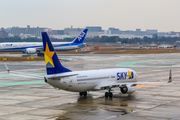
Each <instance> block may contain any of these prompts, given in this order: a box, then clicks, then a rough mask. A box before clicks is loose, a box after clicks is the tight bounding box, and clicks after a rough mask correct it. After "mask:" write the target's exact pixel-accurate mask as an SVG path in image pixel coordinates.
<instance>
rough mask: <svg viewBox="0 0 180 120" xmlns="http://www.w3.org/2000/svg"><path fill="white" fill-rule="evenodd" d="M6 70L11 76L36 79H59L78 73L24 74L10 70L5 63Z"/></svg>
mask: <svg viewBox="0 0 180 120" xmlns="http://www.w3.org/2000/svg"><path fill="white" fill-rule="evenodd" d="M4 65H5V67H6V70H7V72H8V74H9V75H11V76H19V77H26V78H35V79H41V80H42V79H44V78H48V79H58V78H64V77H70V76H76V75H78V74H74V73H71V72H69V73H61V74H55V75H48V76H40V75H33V74H24V73H19V72H10V70H9V68H8V66H7V65H6V64H5V63H4Z"/></svg>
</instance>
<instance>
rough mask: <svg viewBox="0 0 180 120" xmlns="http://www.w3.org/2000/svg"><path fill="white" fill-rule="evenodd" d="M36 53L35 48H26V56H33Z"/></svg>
mask: <svg viewBox="0 0 180 120" xmlns="http://www.w3.org/2000/svg"><path fill="white" fill-rule="evenodd" d="M35 53H36V49H35V48H27V49H26V54H35Z"/></svg>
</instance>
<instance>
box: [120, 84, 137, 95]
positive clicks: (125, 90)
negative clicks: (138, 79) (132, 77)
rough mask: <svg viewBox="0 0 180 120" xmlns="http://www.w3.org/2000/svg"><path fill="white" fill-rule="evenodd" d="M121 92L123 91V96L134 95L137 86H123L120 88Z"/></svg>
mask: <svg viewBox="0 0 180 120" xmlns="http://www.w3.org/2000/svg"><path fill="white" fill-rule="evenodd" d="M120 91H121V92H122V93H123V94H129V93H133V92H135V91H136V86H130V85H127V86H123V87H120Z"/></svg>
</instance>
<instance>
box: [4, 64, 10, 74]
mask: <svg viewBox="0 0 180 120" xmlns="http://www.w3.org/2000/svg"><path fill="white" fill-rule="evenodd" d="M4 65H5V68H6V70H7V72H8V74H9V73H10V70H9V68H8V66H7V65H6V63H4Z"/></svg>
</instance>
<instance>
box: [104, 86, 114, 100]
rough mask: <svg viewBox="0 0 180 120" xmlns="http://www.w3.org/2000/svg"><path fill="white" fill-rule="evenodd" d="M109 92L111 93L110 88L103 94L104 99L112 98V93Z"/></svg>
mask: <svg viewBox="0 0 180 120" xmlns="http://www.w3.org/2000/svg"><path fill="white" fill-rule="evenodd" d="M111 91H112V90H111V88H109V90H108V92H106V93H105V97H106V98H108V97H109V98H112V97H113V93H112V92H111Z"/></svg>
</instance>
